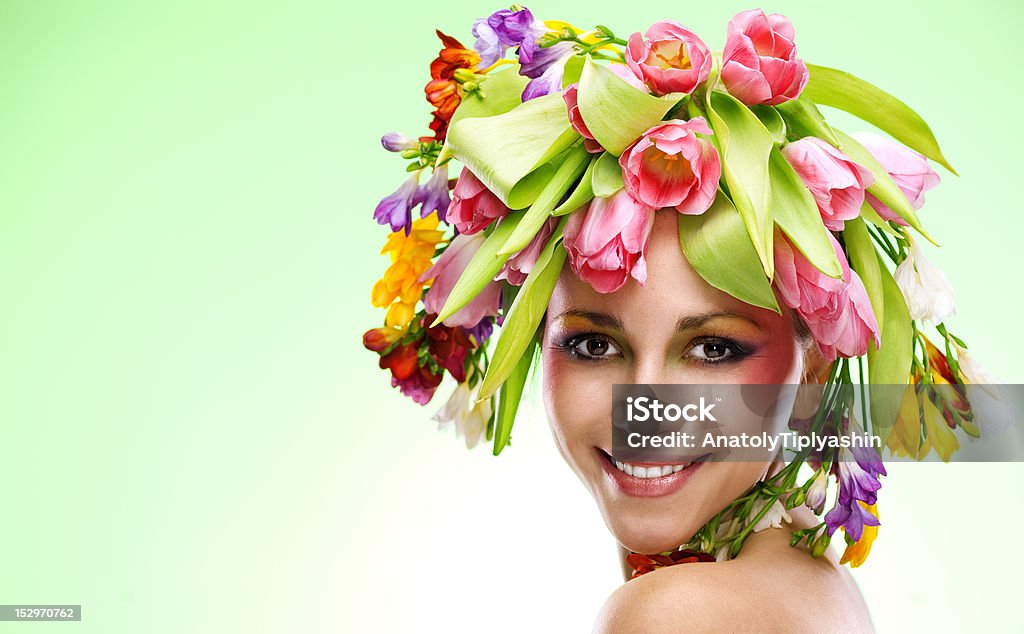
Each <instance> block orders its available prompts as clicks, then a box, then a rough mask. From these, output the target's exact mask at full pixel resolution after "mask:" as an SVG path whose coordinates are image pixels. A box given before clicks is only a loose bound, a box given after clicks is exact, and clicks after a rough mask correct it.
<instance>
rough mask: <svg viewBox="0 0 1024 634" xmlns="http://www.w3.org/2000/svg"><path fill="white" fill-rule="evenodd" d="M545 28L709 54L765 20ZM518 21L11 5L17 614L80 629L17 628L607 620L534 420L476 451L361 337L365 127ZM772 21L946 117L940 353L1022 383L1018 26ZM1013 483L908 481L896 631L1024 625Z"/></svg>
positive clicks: (889, 571)
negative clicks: (21, 606)
mask: <svg viewBox="0 0 1024 634" xmlns="http://www.w3.org/2000/svg"><path fill="white" fill-rule="evenodd" d="M530 6H531V8H532V9H533V10H534V13H535V14H537V15H538V16H539V17H541V18H544V19H565V20H568V21H570V22H572V23H573V24H575V25H577V26H579V27H590V26H592V25H594V24H597V23H601V24H606V25H608V26H610V27H612V28H613V29H615V30H616V31H617V32H619V33H623V34H625V33H629V32H632V31H635V30H643V29H645V28H646V27H647V26H648V25H649V24H651V23H652V22H654V21H656V20H658V19H663V18H672V19H676V20H679V21H682V22H683V23H685V24H687V25H688V26H690V27H691V28H693V29H694V30H695V31H696V32H697V33H699V34H701V35H702V37H703V38H704V39H705V40H706V41H707V42H708V43H709V45H710V46H711V47H712V48H716V49H720V48H721V46H722V44H723V43H724V39H725V27H726V23H727V21H728V19H729V18H730V17H731V16H732V15H733V14H734V13H736V12H737V11H739V10H742V9H746V8H749V7H750V5H749V4H746V3H743V4H740V3H735V2H708V3H678V2H643V3H637V2H623V1H621V0H620V1H618V2H604V1H596V0H595V1H591V2H587V3H581V2H568V1H566V2H537V3H534V4H532V5H530ZM498 8H501V5H491V4H487V3H481V2H445V3H440V2H435V3H427V2H423V3H418V4H396V3H392V2H364V3H360V4H352V3H345V2H340V1H321V2H314V1H311V0H293V1H292V2H287V3H269V2H255V3H254V2H240V1H238V2H198V1H192V0H188V1H178V2H159V3H158V2H104V1H100V0H95V1H91V2H79V1H70V0H69V1H62V2H61V1H56V0H54V1H46V2H38V1H29V0H24V1H15V0H4V1H3V2H0V289H2V290H0V292H2V295H0V355H2V356H0V451H2V453H0V483H2V485H0V486H2V490H3V497H2V505H0V520H2V538H0V603H8V604H9V603H81V604H83V606H84V620H83V621H82V622H81V623H56V624H34V625H26V624H10V623H6V624H5V623H0V630H2V631H15V632H21V631H29V630H32V631H55V632H72V631H88V632H185V631H188V632H227V631H238V632H283V631H291V632H313V631H317V632H327V631H352V630H353V629H355V628H357V627H358V628H361V629H363V630H368V631H391V630H400V631H409V630H422V629H430V628H433V627H438V628H440V627H441V626H443V627H445V628H446V629H449V630H452V631H463V630H465V631H474V630H475V629H476V628H478V627H479V626H480V625H481V623H483V622H485V620H489V621H490V622H491V626H490V627H492V628H493V629H496V630H499V631H515V630H519V629H523V628H525V627H530V626H533V627H537V626H538V625H539V626H540V629H541V630H553V629H559V628H561V629H564V630H567V631H583V630H586V629H588V628H589V627H590V623H591V622H592V619H593V617H594V616H595V614H596V612H597V610H598V608H599V606H600V604H601V603H602V601H603V600H604V598H605V597H606V596H607V594H608V593H609V592H610V591H611V590H612V589H614V588H615V587H616V585H617V584H618V577H617V574H618V570H617V567H616V563H615V561H614V558H613V547H612V542H611V538H610V537H609V536H608V535H607V533H606V532H605V530H604V528H603V527H602V526H601V524H600V518H599V517H598V515H597V512H596V510H595V509H594V508H592V503H591V502H590V501H589V500H588V499H587V497H586V495H585V494H584V493H583V491H582V489H581V488H580V487H579V485H578V484H576V483H575V482H574V481H573V478H572V477H571V475H570V473H569V471H568V470H567V469H566V468H565V467H564V465H562V464H561V463H560V462H559V460H558V458H557V456H556V455H555V452H554V450H553V448H552V445H551V442H550V440H549V439H548V438H547V434H548V432H547V430H546V425H545V423H544V421H543V412H542V409H541V408H540V407H539V405H538V403H537V401H536V399H535V400H534V402H533V403H532V405H530V404H528V407H527V409H526V410H525V412H524V415H523V418H522V419H521V420H520V422H519V426H518V427H517V436H516V445H515V446H514V447H513V448H512V449H510V450H509V451H507V452H506V454H505V455H503V456H502V457H501V459H494V458H492V457H490V456H489V454H488V452H487V450H486V449H485V448H480V450H477V451H472V452H467V451H465V449H464V448H463V447H461V446H460V444H459V443H458V442H457V441H456V440H454V438H453V433H452V432H451V430H448V431H447V433H444V434H439V433H438V432H437V431H436V429H435V423H433V422H432V421H430V420H429V415H430V414H432V413H433V411H434V410H435V409H436V408H437V407H438V406H439V405H440V404H441V403H442V402H443V400H442V399H443V398H445V397H446V396H447V389H448V388H447V387H446V388H445V392H443V393H441V394H439V396H438V398H437V401H438V402H437V403H431V405H430V406H428V407H427V408H425V409H424V408H419V407H417V406H415V405H414V404H412V403H411V402H410V401H408V400H406V399H403V398H402V397H401V396H400V395H399V394H398V393H397V391H394V390H392V389H391V388H390V386H389V383H388V378H387V376H386V375H385V374H384V373H383V372H382V371H378V370H377V369H376V364H375V357H374V355H373V354H371V353H369V352H367V351H365V350H363V349H362V348H361V345H360V336H361V334H362V332H363V331H364V330H366V329H367V328H370V327H374V326H376V325H378V324H379V323H380V322H381V321H382V319H383V311H380V310H378V309H374V308H372V307H371V306H370V304H369V289H370V287H371V285H372V284H373V282H374V281H375V279H377V278H378V277H379V276H380V274H381V273H382V272H383V270H384V268H385V266H386V261H385V259H384V258H382V257H378V256H377V255H376V254H377V250H378V248H379V245H380V244H381V243H382V242H383V239H384V236H385V231H384V229H383V228H382V227H380V226H378V225H376V224H375V223H374V222H373V220H372V218H371V215H372V211H373V207H374V205H375V204H376V202H377V200H378V199H379V198H380V197H382V196H383V195H385V194H387V193H389V192H390V191H392V190H393V189H394V188H395V187H396V186H397V185H398V184H399V182H400V181H401V180H402V179H403V178H404V174H403V173H402V168H403V165H402V162H401V160H400V159H398V158H397V157H395V156H392V155H389V154H387V153H386V152H384V151H383V150H381V149H380V147H379V145H378V138H379V137H380V135H381V134H382V133H385V132H388V131H392V130H398V131H402V132H405V133H406V134H409V135H411V136H416V135H418V134H421V133H423V132H424V131H425V130H426V125H427V123H428V121H429V114H428V113H429V110H430V108H429V106H428V104H427V103H426V102H425V101H424V100H423V93H422V86H423V84H424V83H425V82H426V79H427V66H428V64H429V62H430V60H431V59H432V58H433V57H434V55H435V54H436V52H437V49H438V46H439V45H438V42H437V40H436V38H435V37H434V35H433V32H432V29H433V28H434V27H435V26H437V27H441V28H442V29H444V30H445V31H446V32H448V33H450V34H452V35H455V36H456V37H459V38H461V39H462V40H463V42H465V43H467V44H469V43H470V42H471V37H470V26H471V23H472V21H473V19H474V18H476V17H479V16H482V15H486V14H488V13H490V12H491V11H493V10H495V9H498ZM764 8H766V9H768V10H770V11H781V12H784V13H786V14H787V15H788V16H789V17H790V18H791V19H792V20H793V22H794V24H795V25H796V29H797V42H798V45H799V47H800V51H801V55H802V56H803V57H804V58H806V59H807V60H809V61H812V62H815V63H818V64H823V65H829V66H834V67H838V68H842V69H845V70H848V71H851V72H853V73H856V74H858V75H861V76H863V77H865V78H867V79H869V80H871V81H872V82H874V83H876V84H878V85H879V86H882V87H884V88H887V89H889V90H891V91H893V92H894V93H896V94H897V95H898V96H900V97H901V98H902V99H904V100H905V101H906V102H908V103H909V104H910V105H911V106H913V107H914V108H916V109H917V110H918V112H920V113H921V114H922V115H923V116H924V117H925V118H926V119H927V120H928V121H929V122H930V124H931V125H932V128H933V129H934V130H935V132H936V134H937V135H938V137H939V139H940V141H941V142H942V143H943V149H944V151H945V154H946V156H947V157H949V159H950V160H951V161H952V163H953V164H954V165H955V166H956V167H957V168H958V170H959V171H960V175H961V176H960V178H956V177H953V176H952V175H950V174H949V173H948V172H945V171H943V172H942V176H943V184H942V186H940V187H939V188H938V189H937V190H935V191H932V192H930V193H929V194H928V196H927V198H928V205H927V206H926V207H925V208H924V211H923V212H922V218H923V220H924V222H925V224H926V226H927V227H928V228H929V229H930V230H931V232H932V233H933V234H934V235H935V236H937V237H938V238H939V240H940V241H942V242H943V243H944V245H945V246H944V248H942V249H934V248H932V249H930V250H929V254H930V255H931V256H932V258H933V260H934V261H935V262H936V263H937V264H938V265H939V266H941V267H942V268H943V269H944V270H945V271H946V273H947V275H948V277H949V279H950V280H951V282H952V283H953V285H954V287H955V288H956V290H957V299H958V304H959V306H960V314H959V315H958V317H957V318H956V319H955V320H954V322H953V328H954V332H956V333H957V334H960V335H961V336H963V337H964V338H966V339H967V340H968V343H969V344H970V345H971V348H972V351H973V352H974V353H975V356H977V357H979V358H980V359H982V360H983V361H984V362H985V363H986V364H987V365H988V366H989V367H990V368H991V369H992V370H993V371H994V372H996V373H997V374H999V375H1001V376H1002V377H1003V378H1004V379H1005V380H1007V381H1011V382H1014V381H1016V382H1019V381H1020V380H1021V378H1022V377H1021V367H1020V365H1019V361H1018V360H1017V355H1019V353H1020V351H1021V350H1020V348H1021V347H1020V344H1019V336H1018V335H1017V334H1016V333H1014V332H1013V331H1012V328H1014V327H1017V326H1018V324H1019V317H1018V316H1019V314H1020V311H1021V308H1022V303H1021V298H1020V293H1019V280H1018V279H1017V276H1018V271H1019V263H1018V255H1017V254H1018V251H1017V245H1016V236H1017V232H1018V231H1020V230H1021V229H1022V221H1021V219H1020V204H1019V201H1018V198H1017V193H1018V191H1019V186H1020V180H1021V179H1020V175H1019V164H1020V161H1019V154H1020V148H1021V147H1022V141H1024V138H1022V132H1021V126H1020V124H1019V104H1020V98H1021V96H1022V95H1021V81H1020V70H1019V60H1020V59H1022V58H1024V38H1021V37H1020V34H1019V28H1020V27H1019V25H1020V23H1021V17H1022V10H1021V9H1020V8H1019V7H1018V6H1017V5H1015V4H1012V3H1005V2H1004V3H998V2H988V1H981V0H976V1H974V2H970V3H957V4H948V5H947V4H944V5H942V6H941V7H939V6H936V5H934V4H932V5H926V4H922V3H896V2H892V1H891V0H887V1H884V2H859V3H849V2H843V3H835V4H828V3H823V2H774V3H769V4H766V5H764ZM835 120H836V121H839V122H840V123H841V124H843V125H846V124H847V123H849V122H850V121H849V119H845V118H841V117H840V118H836V119H835ZM846 127H847V129H848V130H852V129H856V128H852V129H851V128H850V126H848V125H847V126H846ZM1022 475H1024V468H1022V467H1021V465H1019V464H1013V465H893V466H892V468H891V470H890V477H889V478H887V479H885V480H884V484H885V487H884V489H883V491H882V497H881V498H880V510H881V514H882V521H883V528H882V532H881V535H880V537H879V539H878V542H877V543H876V546H875V551H874V552H873V554H872V557H871V559H870V560H869V562H868V564H867V565H865V566H864V567H863V568H861V569H858V570H856V571H854V572H855V575H856V577H857V579H858V580H859V582H860V584H861V586H862V588H863V589H864V592H865V594H866V596H867V597H868V601H869V605H870V607H871V609H872V612H873V614H874V618H875V620H876V623H877V625H878V626H879V627H880V629H882V630H884V631H897V630H900V629H904V628H909V627H913V628H915V629H917V628H924V627H933V628H937V629H953V628H957V627H968V626H970V627H972V629H975V628H977V629H982V628H985V627H986V626H987V627H995V628H999V627H1000V626H1002V627H1004V628H1005V627H1008V624H1010V623H1013V622H1014V620H1016V622H1018V623H1019V618H1018V617H1017V616H1016V615H1017V614H1018V612H1017V611H1016V606H1017V605H1018V602H1019V597H1018V596H1017V592H1016V591H1015V590H1014V589H1015V588H1017V587H1019V586H1018V585H1017V579H1018V576H1019V570H1020V568H1021V565H1022V564H1024V561H1022V556H1021V555H1020V554H1019V552H1018V551H1017V547H1016V539H1015V530H1016V526H1017V525H1019V523H1020V522H1021V521H1022V520H1024V514H1022V511H1021V510H1020V508H1019V503H1014V504H1013V505H1012V506H1011V504H1010V503H1011V502H1012V500H1018V501H1019V499H1020V492H1019V489H1018V487H1017V480H1018V479H1019V478H1020V477H1021V476H1022ZM779 600H780V601H801V598H800V597H784V596H780V599H779ZM807 609H813V606H812V605H809V606H807Z"/></svg>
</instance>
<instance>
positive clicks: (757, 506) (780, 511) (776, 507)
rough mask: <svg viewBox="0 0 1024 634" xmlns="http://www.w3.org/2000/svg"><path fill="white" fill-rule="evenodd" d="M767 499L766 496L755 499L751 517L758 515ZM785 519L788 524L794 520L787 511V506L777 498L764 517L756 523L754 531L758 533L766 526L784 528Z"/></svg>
mask: <svg viewBox="0 0 1024 634" xmlns="http://www.w3.org/2000/svg"><path fill="white" fill-rule="evenodd" d="M766 502H767V500H765V499H764V498H758V499H757V500H755V501H754V507H753V509H751V511H750V513H751V517H754V516H756V515H757V514H758V513H760V512H761V509H763V508H764V505H765V503H766ZM783 521H785V522H786V523H787V524H788V523H789V522H792V521H793V518H792V517H790V516H789V513H787V512H786V507H785V506H783V504H782V502H780V501H779V500H775V502H774V503H773V504H772V506H771V508H770V509H768V512H767V513H765V514H764V517H762V518H761V520H760V521H759V522H758V523H757V524H755V525H754V532H755V533H758V532H760V531H763V530H764V529H766V528H782V522H783Z"/></svg>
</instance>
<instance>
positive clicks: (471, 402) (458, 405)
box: [434, 383, 491, 449]
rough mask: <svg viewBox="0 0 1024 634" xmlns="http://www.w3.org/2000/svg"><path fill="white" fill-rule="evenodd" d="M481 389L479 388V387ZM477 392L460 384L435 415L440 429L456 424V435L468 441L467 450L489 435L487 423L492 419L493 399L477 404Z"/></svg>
mask: <svg viewBox="0 0 1024 634" xmlns="http://www.w3.org/2000/svg"><path fill="white" fill-rule="evenodd" d="M478 387H479V386H478ZM476 396H477V390H476V389H473V390H470V389H469V386H468V385H467V384H465V383H459V384H458V386H457V387H456V388H455V391H454V392H452V395H451V396H450V397H449V398H448V402H447V403H445V404H444V407H442V408H441V409H440V411H438V412H437V413H436V414H434V420H436V421H438V423H439V424H438V429H444V428H445V427H447V426H448V423H455V435H456V436H458V437H459V438H462V439H464V440H465V441H466V448H468V449H472V448H473V447H475V446H477V444H478V443H479V442H480V440H481V439H483V437H484V436H485V435H486V434H487V421H488V420H490V418H491V399H489V398H488V399H484V400H483V401H481V402H479V403H476V402H475V401H476Z"/></svg>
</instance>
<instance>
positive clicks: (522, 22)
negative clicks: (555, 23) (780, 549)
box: [473, 7, 547, 67]
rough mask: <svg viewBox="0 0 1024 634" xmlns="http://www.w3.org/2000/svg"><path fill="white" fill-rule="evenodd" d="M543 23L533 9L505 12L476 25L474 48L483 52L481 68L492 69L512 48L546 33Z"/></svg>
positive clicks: (481, 53)
mask: <svg viewBox="0 0 1024 634" xmlns="http://www.w3.org/2000/svg"><path fill="white" fill-rule="evenodd" d="M546 30H547V29H545V28H544V23H543V22H540V21H539V20H537V19H536V18H534V17H533V14H532V13H530V10H529V9H527V8H525V7H522V8H520V9H519V10H518V11H516V10H512V9H502V10H501V11H495V12H494V13H492V14H491V15H489V16H487V17H486V18H478V19H477V20H476V22H474V23H473V36H474V37H475V38H476V42H475V43H474V45H473V48H475V49H476V51H477V52H478V53H480V65H481V66H484V67H486V66H490V65H492V64H494V63H495V62H497V61H498V60H499V59H501V58H503V57H504V56H505V51H507V50H508V49H509V47H512V46H519V45H521V44H522V43H523V42H524V41H525V40H526V39H527V38H530V37H532V38H537V37H540V36H541V35H543V34H544V33H545V31H546Z"/></svg>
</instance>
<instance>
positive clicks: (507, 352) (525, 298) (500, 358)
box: [477, 217, 568, 398]
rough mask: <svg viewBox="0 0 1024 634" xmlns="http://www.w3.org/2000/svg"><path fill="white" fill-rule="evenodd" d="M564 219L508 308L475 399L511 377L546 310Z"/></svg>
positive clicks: (560, 257) (560, 260)
mask: <svg viewBox="0 0 1024 634" xmlns="http://www.w3.org/2000/svg"><path fill="white" fill-rule="evenodd" d="M567 220H568V217H563V218H562V220H561V222H559V223H558V227H557V228H556V229H555V232H554V233H553V234H552V235H551V239H550V240H548V243H547V246H545V247H544V250H543V251H541V254H540V256H539V257H538V258H537V262H536V263H534V265H533V268H531V269H530V274H529V275H527V276H526V281H524V282H523V286H522V287H521V288H520V289H519V294H518V295H516V299H515V301H514V302H512V308H510V309H509V312H508V315H506V316H505V321H504V323H503V324H502V326H501V334H500V335H499V336H498V343H497V344H496V345H495V347H494V352H493V353H492V355H491V363H490V365H488V366H487V374H485V375H484V379H483V382H482V383H481V384H480V392H479V395H478V396H477V398H487V397H488V396H491V395H492V394H494V393H495V392H496V391H497V390H498V388H499V387H501V385H502V384H503V383H504V382H505V380H506V379H507V378H508V377H509V375H511V374H512V371H513V370H514V369H515V367H516V365H518V364H519V361H520V360H521V359H522V356H523V354H525V353H526V351H527V349H528V348H529V346H530V342H531V341H533V339H534V335H535V334H536V333H537V327H538V326H540V321H541V319H542V318H543V317H544V312H545V311H546V310H547V307H548V301H549V300H550V299H551V292H552V291H554V289H555V283H556V282H557V281H558V276H559V275H560V274H561V272H562V266H563V265H564V264H565V258H566V252H565V248H563V247H562V231H563V229H564V228H565V223H566V221H567Z"/></svg>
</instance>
